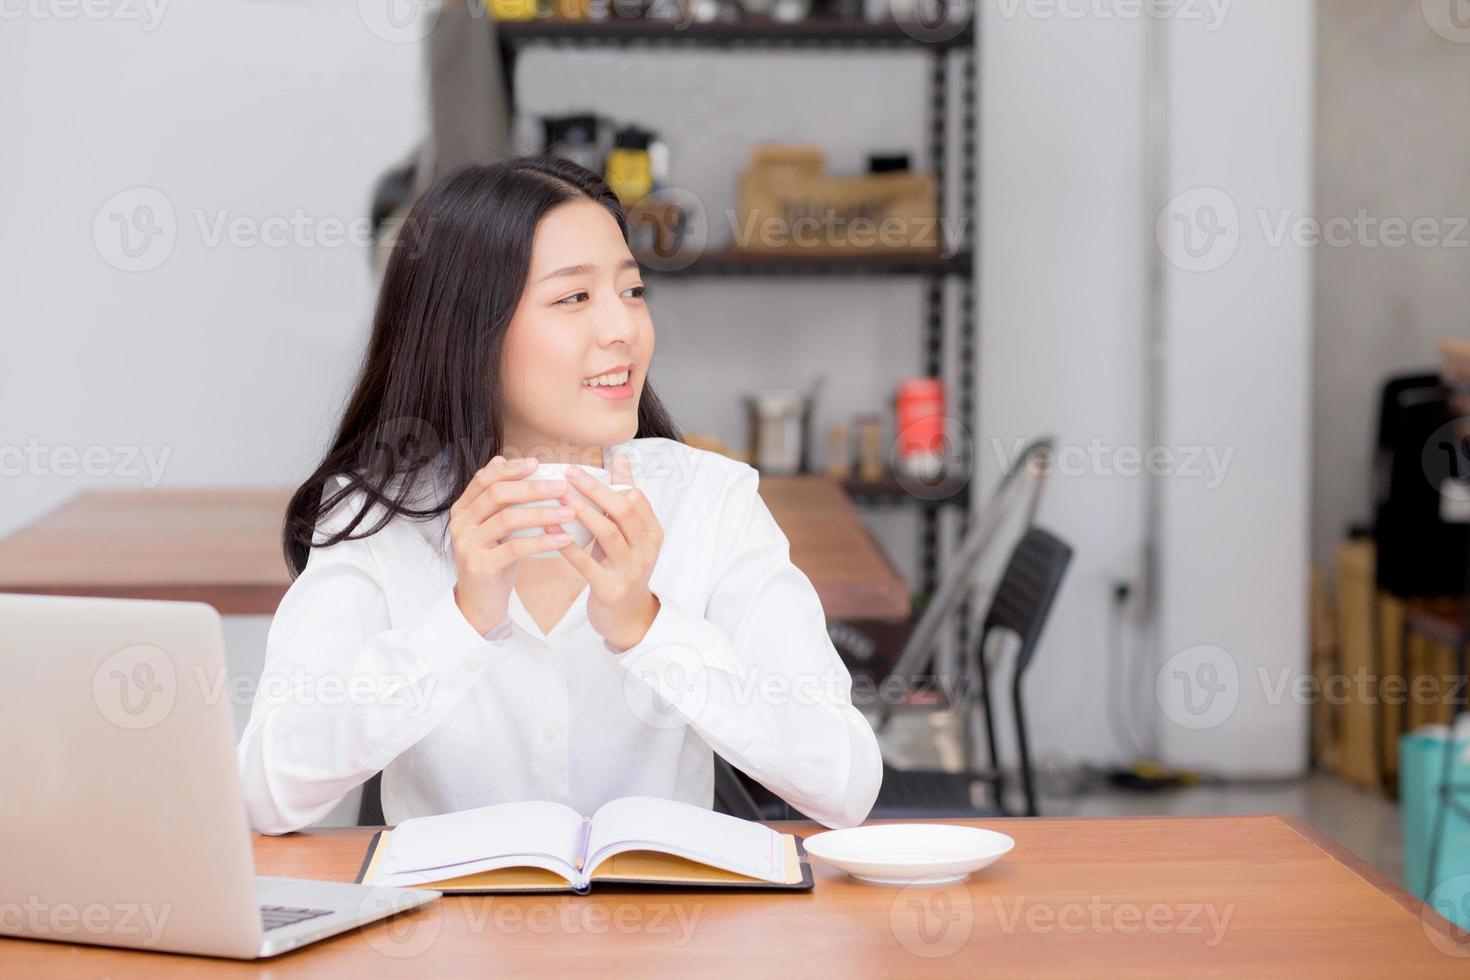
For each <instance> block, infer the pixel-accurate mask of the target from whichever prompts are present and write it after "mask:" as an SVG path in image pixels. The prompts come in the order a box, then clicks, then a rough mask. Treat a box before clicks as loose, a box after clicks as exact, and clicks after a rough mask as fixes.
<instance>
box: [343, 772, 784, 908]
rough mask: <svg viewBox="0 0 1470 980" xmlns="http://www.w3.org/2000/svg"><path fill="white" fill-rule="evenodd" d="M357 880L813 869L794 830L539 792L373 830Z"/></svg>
mask: <svg viewBox="0 0 1470 980" xmlns="http://www.w3.org/2000/svg"><path fill="white" fill-rule="evenodd" d="M357 880H358V881H359V882H362V883H363V884H369V885H396V886H400V887H424V888H436V889H438V890H440V891H443V892H447V893H448V892H459V893H466V892H469V893H475V892H564V891H573V892H578V893H586V892H587V891H588V890H589V889H591V887H592V885H593V884H594V883H596V882H607V883H618V884H646V885H684V886H695V887H706V888H726V887H737V888H779V889H790V890H804V889H809V888H811V887H812V872H811V866H810V865H809V864H808V863H807V861H806V851H805V849H804V848H803V847H802V846H801V841H799V840H797V839H796V837H795V836H793V835H791V834H778V833H776V832H775V831H774V830H772V829H770V828H769V827H766V826H763V825H761V824H758V823H753V822H751V821H749V820H741V819H740V818H738V817H732V816H729V815H728V814H724V813H716V812H714V811H713V810H706V809H704V808H703V807H698V806H692V805H690V804H688V803H676V802H675V801H673V800H665V799H659V798H656V797H651V796H626V797H623V798H622V799H619V800H612V801H610V802H608V803H604V804H603V805H602V806H601V807H599V808H598V810H597V812H596V813H594V814H593V815H592V816H590V817H584V816H582V815H581V814H579V813H578V812H577V811H575V810H573V809H572V808H571V807H569V806H565V805H563V804H561V803H543V802H523V803H500V804H497V805H495V806H484V807H479V808H477V809H474V810H460V811H458V812H455V813H443V814H437V815H435V816H430V817H414V818H413V819H411V820H405V821H403V822H402V823H400V824H399V825H398V826H396V827H394V828H392V829H390V830H383V831H380V832H379V833H378V834H376V835H375V836H374V837H373V840H372V843H371V844H369V845H368V853H367V857H366V858H365V859H364V860H363V864H362V870H361V871H360V872H359V873H358V876H357Z"/></svg>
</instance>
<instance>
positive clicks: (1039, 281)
mask: <svg viewBox="0 0 1470 980" xmlns="http://www.w3.org/2000/svg"><path fill="white" fill-rule="evenodd" d="M0 16H3V18H4V19H5V20H6V21H7V23H6V24H5V26H4V29H3V31H0V77H3V81H4V85H3V88H0V91H3V93H4V94H3V95H0V133H3V138H0V165H3V176H4V180H3V184H0V187H3V190H0V194H3V196H4V210H3V214H4V216H5V217H4V220H3V222H0V269H3V277H0V283H3V289H0V324H3V329H4V339H5V351H4V356H3V357H0V400H3V410H0V475H3V477H4V479H3V482H0V487H3V506H0V536H3V540H0V589H3V590H7V591H54V592H81V593H84V594H116V595H155V596H167V597H174V598H202V599H204V600H205V601H210V602H212V603H214V604H215V605H217V606H218V607H219V608H220V610H221V611H222V612H224V613H225V614H226V617H227V618H226V622H227V644H228V647H229V657H230V663H231V671H232V675H233V676H234V677H235V679H237V680H238V681H239V682H240V690H241V691H243V692H244V693H242V694H240V695H239V697H238V698H237V703H236V713H237V716H238V720H239V724H240V725H241V727H242V728H243V725H244V721H245V718H246V716H247V715H248V712H249V705H250V697H249V695H250V690H249V688H250V685H251V684H252V683H253V681H254V678H255V677H256V675H257V674H258V672H259V668H260V662H261V658H262V656H263V651H264V642H265V636H266V630H267V628H268V624H269V621H270V614H271V612H272V611H273V610H274V607H275V603H276V602H277V601H279V597H280V594H281V591H282V590H283V589H284V587H285V583H286V576H285V568H284V564H283V563H282V561H281V559H280V556H279V549H278V543H277V538H276V537H275V535H276V534H277V533H278V530H279V522H280V516H281V509H282V507H283V506H284V499H285V496H284V495H285V492H286V490H287V488H290V487H293V486H294V485H296V483H297V482H299V481H300V480H301V479H303V478H304V477H305V476H306V475H307V474H308V473H309V472H310V471H311V469H312V468H313V466H314V465H315V463H316V462H317V461H318V459H319V457H320V454H321V452H322V451H323V449H324V446H325V442H326V440H327V438H328V437H329V434H330V429H331V426H332V425H333V423H334V422H335V417H336V413H337V412H338V411H339V410H340V407H341V403H342V399H343V398H344V397H345V395H346V393H347V386H348V384H349V382H350V379H351V377H352V373H353V371H354V369H355V368H356V366H357V363H358V359H359V357H360V355H361V352H362V349H363V346H364V343H365V341H366V337H367V333H368V328H369V322H370V317H371V313H372V308H373V303H374V291H375V288H376V281H377V279H376V277H377V271H378V269H379V268H380V267H381V263H382V261H383V259H384V256H385V255H386V254H387V253H388V250H389V249H391V248H392V242H393V234H394V230H395V228H396V227H397V223H398V222H399V221H401V219H402V217H403V214H404V211H405V209H406V208H407V207H408V205H409V204H410V203H411V202H412V199H413V196H414V194H415V193H416V192H417V191H419V190H421V189H422V188H423V187H424V186H426V184H427V183H428V182H430V181H432V180H433V179H434V177H435V176H436V175H438V174H440V173H443V172H444V171H445V170H447V169H449V168H450V167H452V166H454V165H456V164H459V163H464V162H470V161H491V160H495V159H500V158H504V157H506V156H509V155H513V154H520V153H539V152H553V153H557V154H560V155H563V156H567V157H570V158H572V159H575V160H578V161H579V162H582V163H584V164H586V165H587V166H589V167H592V168H593V169H595V170H598V171H599V172H601V173H604V174H605V175H606V176H607V178H608V180H609V182H610V183H611V184H612V185H613V187H614V189H615V190H617V192H618V194H619V196H620V197H621V199H622V200H623V202H624V204H625V205H626V207H627V209H628V212H629V216H630V225H631V229H632V238H633V245H634V248H635V250H636V251H637V253H638V254H639V256H640V258H641V260H642V262H643V265H644V269H645V272H646V274H647V279H646V281H647V283H648V287H649V289H648V295H649V302H650V304H651V308H652V311H653V317H654V323H655V325H656V327H657V330H658V354H657V357H656V360H655V363H654V365H653V367H652V373H651V377H652V379H654V381H655V382H656V384H657V386H658V390H659V391H660V393H661V395H662V396H663V398H664V400H665V401H666V403H667V404H668V405H669V407H670V409H671V410H672V412H673V413H674V415H675V417H676V418H677V420H678V421H679V422H680V424H681V425H682V426H683V427H684V428H685V429H686V430H687V436H686V439H687V441H689V442H691V443H693V444H695V445H699V446H701V447H703V448H707V449H711V450H713V451H716V452H722V453H726V454H728V455H731V456H734V457H736V458H740V459H743V460H746V461H748V462H750V463H751V464H752V465H755V466H757V467H758V468H759V469H760V470H761V471H762V492H763V495H765V497H766V499H767V502H768V503H769V504H770V506H771V509H772V511H773V513H774V514H775V515H776V517H777V519H778V521H779V522H780V523H781V525H782V528H783V530H785V531H786V532H787V534H788V536H789V538H790V539H791V541H792V557H793V560H794V561H796V562H797V564H798V565H799V566H801V567H802V568H803V570H804V571H806V572H807V573H808V575H809V576H810V577H811V578H812V580H813V583H814V585H816V586H817V589H818V592H819V594H820V595H821V596H822V599H823V602H824V605H825V606H826V608H827V611H828V614H829V621H830V624H831V634H832V637H833V641H834V643H835V644H836V645H837V647H838V649H839V650H840V651H841V652H842V653H843V655H844V658H845V659H846V660H847V662H848V664H849V666H850V668H851V669H852V671H853V673H854V676H855V678H856V680H857V684H856V686H855V688H854V700H855V701H858V702H859V703H860V704H861V706H862V707H863V708H864V710H865V711H866V712H867V713H869V715H870V716H871V718H872V720H873V723H874V724H875V726H878V727H879V729H880V740H881V742H882V744H883V746H884V750H885V756H886V757H887V760H888V763H889V773H888V776H887V777H886V778H885V789H884V797H883V798H882V799H880V804H879V808H878V810H877V811H875V814H874V816H884V815H912V814H927V815H943V814H955V813H966V812H975V811H978V812H995V811H1003V812H1008V813H1015V814H1020V813H1028V812H1039V813H1041V814H1042V815H1051V816H1056V815H1068V814H1094V815H1095V814H1133V813H1238V812H1280V811H1292V812H1297V813H1300V814H1303V815H1304V816H1306V817H1307V818H1308V819H1309V820H1311V821H1312V822H1313V823H1315V824H1317V825H1318V826H1319V827H1321V828H1322V829H1323V830H1325V831H1326V832H1327V833H1329V834H1330V835H1332V836H1334V837H1337V838H1338V839H1340V840H1342V841H1343V842H1344V843H1346V844H1347V845H1348V846H1349V847H1351V848H1352V849H1354V850H1356V851H1357V852H1358V853H1360V854H1361V855H1363V856H1364V857H1365V858H1366V859H1368V860H1369V861H1370V862H1371V863H1373V864H1375V865H1376V866H1378V867H1379V868H1380V869H1382V870H1384V871H1385V872H1386V873H1388V874H1389V875H1390V876H1392V877H1394V878H1395V879H1397V880H1400V881H1402V882H1405V883H1407V884H1408V885H1409V887H1410V888H1411V889H1413V890H1415V891H1417V892H1418V893H1419V894H1420V895H1421V896H1422V895H1424V894H1425V893H1426V892H1427V888H1426V883H1427V882H1430V880H1431V878H1433V879H1435V880H1438V879H1444V878H1447V877H1450V876H1453V875H1456V874H1464V873H1466V872H1467V871H1470V823H1467V822H1466V821H1465V819H1464V812H1465V811H1464V810H1463V809H1457V806H1458V799H1459V797H1458V796H1457V795H1456V794H1455V793H1454V792H1453V789H1454V787H1453V785H1452V784H1453V783H1454V782H1455V781H1456V780H1463V781H1465V782H1470V771H1466V770H1467V769H1470V764H1467V763H1466V762H1464V761H1463V760H1462V758H1461V753H1460V752H1458V751H1456V752H1450V751H1447V750H1446V747H1447V745H1449V744H1450V743H1449V742H1448V741H1447V739H1448V735H1449V733H1450V731H1451V729H1450V727H1449V726H1450V725H1451V723H1452V721H1453V720H1454V719H1455V718H1456V717H1457V716H1458V714H1459V713H1460V710H1462V708H1463V705H1464V701H1465V690H1464V683H1463V681H1464V674H1465V663H1464V654H1465V635H1466V622H1467V620H1466V619H1465V616H1464V607H1465V603H1464V601H1463V599H1464V596H1465V595H1466V582H1467V578H1466V569H1467V555H1466V542H1467V531H1466V528H1467V527H1470V442H1467V438H1466V432H1465V429H1464V428H1463V427H1462V425H1461V422H1462V421H1463V420H1464V418H1465V417H1466V416H1470V411H1467V408H1466V405H1465V404H1464V402H1463V398H1464V396H1465V395H1466V393H1467V391H1470V388H1467V384H1470V319H1467V311H1470V275H1467V274H1466V273H1467V270H1470V266H1467V262H1470V217H1467V216H1470V127H1467V125H1466V124H1465V120H1466V118H1467V114H1470V113H1467V110H1470V2H1467V0H1316V2H1313V0H976V4H975V5H973V6H972V5H971V4H969V3H966V2H949V3H937V2H935V0H669V2H661V3H653V4H649V3H647V2H646V0H618V2H612V0H607V2H598V3H594V2H591V0H471V2H468V3H464V2H459V0H443V2H442V3H435V2H429V0H422V2H412V0H360V2H359V0H332V2H312V3H308V2H291V0H279V2H214V3H209V4H200V3H185V2H182V0H96V2H90V3H89V2H83V0H16V2H14V3H3V2H0ZM982 649H983V651H984V652H983V654H982V652H981V651H982ZM1017 692H1019V693H1017ZM987 702H988V704H987ZM1018 704H1019V705H1021V706H1022V711H1021V713H1020V714H1019V715H1018V713H1017V711H1016V706H1017V705H1018ZM1465 744H1466V743H1465V742H1464V741H1463V740H1462V741H1461V743H1460V746H1461V747H1462V748H1463V746H1464V745H1465ZM746 788H747V789H758V788H754V787H746ZM752 796H753V797H754V798H753V799H751V800H745V801H743V804H742V805H746V804H749V805H754V806H756V807H757V808H764V809H763V812H771V811H770V807H771V806H772V803H771V801H769V800H763V799H761V798H760V797H759V794H758V793H754V794H752ZM1446 801H1448V805H1442V804H1445V803H1446ZM360 806H361V801H360V800H359V799H357V798H355V797H349V798H348V799H347V800H345V801H344V803H343V805H342V806H341V807H339V810H338V812H337V814H335V815H334V817H333V819H334V820H337V821H339V822H345V823H351V822H354V821H355V820H356V819H357V817H358V814H359V807H360ZM1441 817H1442V818H1443V819H1441Z"/></svg>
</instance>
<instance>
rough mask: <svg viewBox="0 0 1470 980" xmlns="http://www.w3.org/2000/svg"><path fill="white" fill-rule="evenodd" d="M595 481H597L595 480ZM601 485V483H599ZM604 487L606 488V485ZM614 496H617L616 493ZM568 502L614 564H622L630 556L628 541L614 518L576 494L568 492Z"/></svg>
mask: <svg viewBox="0 0 1470 980" xmlns="http://www.w3.org/2000/svg"><path fill="white" fill-rule="evenodd" d="M594 482H595V481H594ZM599 486H601V484H599ZM603 489H606V488H605V487H604V488H603ZM614 496H617V495H616V494H614ZM566 499H567V503H569V504H571V506H572V509H573V510H574V511H576V513H577V520H579V521H581V522H582V526H583V527H585V528H586V529H587V530H589V531H591V532H592V537H594V538H595V539H596V540H597V543H598V544H600V545H602V553H603V554H605V555H607V557H608V558H610V559H612V562H613V564H615V565H616V564H621V563H622V562H623V561H625V560H626V559H627V557H628V541H627V539H626V538H625V537H624V535H623V531H622V529H621V528H620V527H619V526H618V525H617V524H615V523H614V522H613V521H612V520H610V519H608V518H607V517H605V516H604V515H602V514H599V513H598V512H597V508H596V507H593V506H592V505H591V504H589V503H587V501H585V500H583V499H581V498H580V497H578V496H577V495H576V494H571V493H569V494H567V498H566Z"/></svg>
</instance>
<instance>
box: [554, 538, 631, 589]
mask: <svg viewBox="0 0 1470 980" xmlns="http://www.w3.org/2000/svg"><path fill="white" fill-rule="evenodd" d="M561 556H562V557H563V558H565V559H566V561H567V564H569V565H571V566H572V567H573V568H575V569H576V570H577V571H579V572H581V573H582V577H583V578H585V579H586V580H587V584H588V585H589V586H591V587H592V591H593V592H594V593H601V592H603V591H604V590H605V589H606V587H607V586H608V585H609V584H610V583H611V582H614V581H616V580H617V573H615V572H613V571H612V570H611V569H610V568H608V567H607V566H606V565H604V564H603V563H602V562H600V561H598V560H597V559H596V558H593V557H592V556H591V555H589V554H588V553H587V552H586V550H584V549H583V548H582V547H581V546H580V545H578V544H577V543H576V542H575V541H573V542H572V543H571V544H569V545H566V546H565V547H563V548H562V549H561Z"/></svg>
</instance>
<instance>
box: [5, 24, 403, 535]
mask: <svg viewBox="0 0 1470 980" xmlns="http://www.w3.org/2000/svg"><path fill="white" fill-rule="evenodd" d="M41 6H42V7H43V9H44V5H41ZM59 6H60V5H58V7H59ZM72 6H73V7H75V6H77V5H72ZM129 6H130V9H132V10H143V9H144V8H143V7H142V6H141V5H129ZM12 7H13V9H16V10H20V9H21V7H19V6H14V5H12ZM27 9H29V8H27ZM419 61H420V57H419V52H418V49H417V47H416V46H414V45H411V44H394V43H387V42H385V41H383V40H381V39H380V38H379V37H377V36H375V35H374V34H373V33H372V32H370V31H369V30H368V29H367V27H366V26H365V25H364V24H363V23H362V21H361V20H360V19H359V17H358V14H357V4H356V3H349V2H343V0H334V2H332V3H329V4H322V5H312V6H307V5H290V4H262V3H209V4H190V5H185V4H182V3H181V4H174V5H170V6H166V7H164V9H163V13H162V17H161V19H160V20H158V22H157V23H156V24H153V25H152V26H150V22H143V23H140V22H138V21H130V20H119V19H104V20H87V19H75V20H60V19H55V18H50V19H37V18H35V17H32V16H26V17H20V18H18V19H7V20H5V21H4V23H3V28H0V91H3V92H4V95H3V96H0V154H3V157H0V159H3V161H4V162H3V172H4V180H3V181H0V198H3V207H0V213H3V216H4V217H3V220H0V269H3V273H0V276H3V280H4V294H3V296H0V324H3V330H4V332H5V340H6V346H7V351H6V356H5V357H4V358H3V359H0V445H5V446H21V447H24V446H26V445H27V444H31V445H33V446H35V447H38V449H37V450H33V451H32V454H31V455H32V458H33V460H39V462H33V461H28V462H26V463H25V464H24V466H23V472H22V473H21V474H20V475H18V476H17V475H13V473H10V472H9V471H7V475H6V476H5V477H4V478H3V480H0V487H3V497H0V533H5V532H7V531H9V530H11V529H13V528H15V527H16V526H18V525H20V524H23V523H26V522H27V521H29V520H31V519H32V518H34V517H35V516H36V515H38V514H39V513H40V512H42V511H43V510H45V509H47V508H49V507H51V506H54V505H55V504H57V503H59V502H60V501H62V500H64V499H66V498H67V497H70V496H72V495H73V494H75V493H77V492H79V491H80V490H81V489H83V488H84V487H86V486H91V485H101V484H111V485H117V486H138V485H141V484H143V483H146V482H152V480H151V479H150V477H149V475H148V474H147V473H144V472H139V473H138V474H137V475H134V474H133V473H132V472H131V471H130V469H129V467H128V466H127V465H125V464H126V459H125V455H124V452H123V451H122V450H124V449H126V448H137V449H139V450H147V451H148V452H150V453H152V454H153V457H154V459H155V460H160V459H161V460H165V465H164V467H163V474H162V482H163V484H164V485H168V486H185V485H204V484H247V485H259V484H282V483H288V482H290V481H291V480H293V479H296V478H299V477H300V476H301V475H302V474H303V472H305V469H306V467H307V466H308V465H309V463H310V462H311V460H312V457H313V455H314V454H315V453H316V452H317V451H318V448H319V446H320V444H321V442H322V440H323V439H324V438H325V436H326V428H327V426H328V425H329V419H330V413H331V408H332V406H333V401H334V399H335V398H337V397H339V396H340V395H341V393H342V392H341V389H342V386H343V385H344V384H345V383H346V379H347V377H348V375H349V374H350V372H351V370H352V367H353V365H354V362H355V359H356V358H357V357H358V356H359V354H360V352H361V348H362V345H363V343H364V341H365V338H366V336H367V326H368V320H369V316H370V309H371V300H372V298H371V296H370V295H369V288H368V254H367V251H366V249H364V248H361V247H355V246H352V245H346V244H341V243H340V238H341V237H343V236H342V232H341V231H340V230H339V231H338V232H336V234H337V236H338V239H337V240H335V242H334V238H333V229H332V226H331V223H332V222H337V223H338V227H339V229H340V228H341V227H342V223H345V222H347V221H351V220H360V219H361V218H363V217H364V216H365V215H366V214H367V209H368V204H369V195H370V192H371V188H372V184H373V182H374V180H375V179H376V178H377V177H378V175H379V174H380V173H381V172H382V171H383V170H384V169H385V168H386V167H387V166H388V165H389V164H391V163H393V162H395V161H396V160H397V159H398V158H400V157H401V156H402V155H403V154H404V153H405V152H407V151H408V150H409V149H410V148H411V147H412V146H413V144H414V143H415V142H416V141H417V140H418V138H419V135H420V125H421V116H422V105H421V93H420V87H419ZM137 188H144V189H152V191H148V190H143V191H138V190H134V189H137ZM130 190H131V191H132V193H133V195H134V197H133V198H124V199H122V200H121V202H120V203H119V204H118V206H117V207H118V210H119V213H120V214H121V216H122V217H124V218H128V217H131V216H132V212H131V205H132V204H133V203H153V204H156V203H157V195H159V194H161V195H163V197H164V198H166V199H167V202H168V203H169V204H170V205H171V206H172V208H173V212H174V216H175V218H174V221H173V222H172V227H173V228H174V229H175V238H174V244H173V248H172V252H171V254H169V253H168V252H167V248H166V239H165V238H163V237H158V238H155V239H153V240H152V241H153V245H152V246H151V248H152V251H145V252H144V253H143V256H142V257H143V258H144V259H148V258H160V257H162V256H164V255H166V256H167V258H166V260H165V261H162V263H161V264H159V265H158V266H157V267H156V268H153V269H151V270H149V271H135V272H129V271H122V270H120V269H118V268H116V267H114V266H113V265H111V264H109V262H108V261H107V260H106V258H105V257H104V254H103V252H102V251H101V250H100V249H99V245H98V243H97V242H96V241H94V235H93V228H94V219H96V218H97V215H98V212H99V210H100V209H104V207H105V206H106V205H107V202H109V200H110V199H112V198H113V197H114V195H116V194H118V193H119V192H125V191H130ZM140 194H146V195H148V196H147V197H146V198H145V197H138V196H137V195H140ZM156 213H157V214H159V215H160V220H162V217H161V216H162V211H161V210H157V211H156ZM222 214H223V215H226V216H227V217H229V218H231V219H234V218H243V219H246V221H248V222H250V223H252V224H253V225H255V226H260V227H265V228H266V229H267V230H269V226H267V225H265V224H264V223H265V222H266V221H267V220H268V219H271V218H273V217H274V218H277V219H283V220H288V221H289V220H291V219H292V218H293V217H294V216H296V215H298V214H299V215H300V216H301V217H300V223H302V224H303V225H307V226H309V230H308V232H306V233H305V234H304V235H303V236H302V237H301V238H300V244H294V243H292V244H287V245H286V246H285V247H269V246H266V245H264V244H259V243H257V244H255V245H251V246H245V247H237V246H235V245H232V244H230V243H229V241H228V240H225V241H224V242H222V243H221V244H218V245H215V246H211V245H210V244H209V243H208V237H207V232H205V231H201V229H200V227H199V220H200V217H201V216H202V217H203V220H204V221H205V223H206V226H207V227H210V228H212V227H213V222H214V221H215V220H216V219H217V218H218V217H219V216H220V215H222ZM109 217H110V216H109V215H108V214H105V213H104V214H103V216H102V226H101V227H102V231H101V233H102V234H103V238H102V247H103V248H106V249H107V250H108V251H109V253H110V254H112V255H113V257H114V258H117V257H118V256H119V255H121V253H120V252H118V251H117V246H118V244H119V243H120V242H121V238H120V237H119V234H118V228H117V226H115V225H112V224H111V223H110V220H109ZM139 217H140V218H141V217H143V215H141V214H140V215H139ZM323 222H325V223H326V224H323ZM296 237H297V236H295V235H294V233H293V234H290V235H288V240H289V241H292V242H294V241H295V240H296ZM142 242H143V239H142V238H141V236H139V237H136V238H135V239H134V244H135V245H137V246H139V247H141V246H142ZM90 447H104V451H105V452H106V453H107V454H108V456H107V458H108V459H111V460H112V462H113V465H111V466H103V467H98V468H99V469H105V470H107V472H102V473H98V474H97V475H94V476H87V475H85V474H79V475H56V470H58V469H61V470H63V471H64V472H69V471H71V470H72V469H73V468H75V466H76V463H75V461H71V462H70V463H69V462H68V458H67V456H66V455H65V453H66V451H67V450H73V451H78V452H81V451H85V450H87V449H88V448H90ZM58 450H60V451H61V453H62V455H61V456H60V457H58V456H57V451H58ZM115 450H118V451H115ZM94 458H98V459H100V458H101V457H94ZM11 465H12V466H13V465H14V464H13V463H12V464H11Z"/></svg>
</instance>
